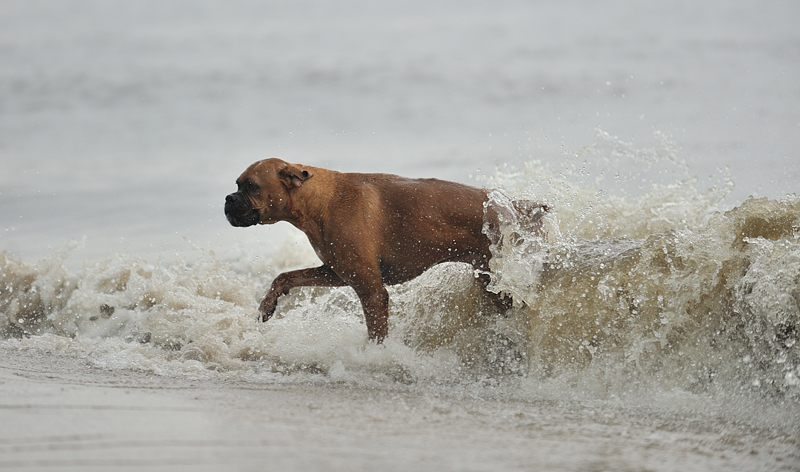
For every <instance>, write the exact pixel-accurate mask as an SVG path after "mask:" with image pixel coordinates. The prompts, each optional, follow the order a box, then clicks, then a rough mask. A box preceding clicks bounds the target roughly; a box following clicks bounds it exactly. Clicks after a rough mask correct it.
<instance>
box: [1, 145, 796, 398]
mask: <svg viewBox="0 0 800 472" xmlns="http://www.w3.org/2000/svg"><path fill="white" fill-rule="evenodd" d="M676 155H677V151H676V150H675V149H674V147H672V146H670V145H669V143H668V142H667V141H666V140H665V141H664V145H663V146H662V147H660V148H658V149H655V150H650V149H644V150H641V149H635V148H633V147H632V146H630V145H629V144H627V143H624V142H622V141H619V140H617V139H616V138H613V137H611V136H608V135H605V134H603V133H601V134H600V135H599V137H598V142H597V143H596V144H595V145H594V146H593V147H591V148H589V149H587V150H585V152H583V153H582V154H581V155H580V156H573V157H574V159H573V160H572V161H571V162H579V164H578V165H577V167H573V168H567V167H565V168H560V169H554V168H552V167H551V166H548V165H545V164H542V163H541V162H538V161H530V162H528V163H527V164H526V165H525V166H524V167H522V168H520V169H501V170H498V172H497V174H496V175H495V176H494V177H492V178H491V179H488V181H487V182H486V183H485V184H486V185H487V186H490V187H494V188H499V189H502V193H501V192H494V193H492V198H491V200H490V203H489V204H491V205H500V206H502V205H508V204H509V202H510V201H509V200H507V197H506V196H505V195H509V196H513V197H515V198H526V199H531V200H536V201H541V202H544V203H547V204H548V205H550V206H551V207H552V211H551V212H550V214H549V215H548V217H547V221H546V225H545V227H546V234H545V235H544V236H540V235H535V234H531V233H528V232H526V231H525V230H524V228H523V227H521V225H520V224H518V223H517V222H516V221H513V220H509V221H505V222H504V224H503V226H502V231H501V232H500V233H498V234H494V235H492V238H493V243H494V246H493V254H494V257H493V259H492V261H491V264H492V270H493V275H492V285H491V289H492V290H494V291H497V292H505V293H508V294H511V295H512V296H513V298H514V300H515V307H514V308H513V309H512V310H511V311H510V312H508V313H507V314H505V315H500V314H498V313H496V311H495V309H494V308H493V305H492V304H491V302H490V301H489V300H487V299H486V297H485V295H484V294H483V293H482V290H481V289H480V287H479V285H478V284H477V283H476V281H475V279H474V274H473V273H472V270H471V269H470V268H469V267H468V266H466V265H461V264H443V265H441V266H438V267H435V268H433V269H431V270H430V271H428V272H427V273H425V274H423V276H421V277H419V278H418V279H416V280H414V281H412V282H409V283H407V284H404V285H401V286H396V287H392V288H391V289H390V298H391V307H390V311H391V316H390V336H389V338H388V339H387V341H386V343H385V345H384V346H374V345H372V344H370V343H368V342H367V340H366V328H365V326H364V322H363V315H362V312H361V306H360V303H359V302H358V299H357V298H356V297H355V294H354V293H353V292H352V291H351V290H350V289H348V288H339V289H327V288H325V289H322V288H303V289H298V290H294V291H293V292H292V293H291V294H290V295H289V296H287V297H284V298H283V299H282V300H281V302H280V304H279V306H278V311H277V314H276V316H275V317H274V318H273V319H272V320H270V321H269V322H267V323H260V322H257V316H256V311H257V306H258V302H259V300H260V298H261V296H263V292H264V291H265V290H266V288H267V287H268V284H269V283H270V281H271V279H272V278H273V277H274V276H275V275H277V274H278V273H280V272H282V271H284V270H288V269H292V268H296V267H302V266H310V265H313V264H315V263H316V258H315V256H314V253H313V251H312V250H311V248H310V247H309V246H308V245H307V243H305V242H302V243H301V244H296V243H297V241H295V240H294V239H292V238H294V237H295V236H292V237H290V238H289V239H288V240H287V241H286V243H285V245H284V247H283V248H282V249H281V250H279V251H277V252H276V253H274V254H258V253H257V252H256V251H257V250H258V249H259V248H247V249H242V250H241V251H240V252H239V255H238V256H235V257H234V256H232V257H228V258H226V259H225V260H219V259H218V258H217V257H216V256H215V255H214V253H213V252H210V251H207V250H202V249H198V248H187V249H186V250H185V251H184V252H183V253H182V254H183V256H184V258H183V259H181V260H176V261H172V262H168V263H167V262H163V263H162V262H157V263H151V262H148V261H145V260H143V259H141V258H138V257H136V256H135V255H130V254H116V255H113V256H111V257H108V258H106V259H103V260H87V261H84V264H83V268H82V269H81V270H80V271H78V272H77V273H71V272H69V271H68V270H67V269H66V268H65V264H64V262H65V260H67V259H68V258H69V257H70V253H71V250H72V247H73V246H69V247H67V248H65V249H64V250H62V251H60V252H57V253H55V254H53V255H51V256H49V257H46V258H44V259H42V260H40V261H38V262H27V261H23V260H18V259H15V258H13V257H11V256H10V255H8V254H7V253H0V334H1V335H2V337H3V338H4V341H2V342H4V343H5V344H6V345H8V346H16V347H17V348H19V349H23V350H24V349H40V350H47V351H52V352H56V353H61V354H65V355H74V356H81V357H84V358H86V359H89V360H90V361H91V362H92V363H94V364H95V365H98V366H100V367H106V368H132V369H138V370H145V371H151V372H154V373H157V374H160V375H174V376H217V377H221V378H231V379H236V378H241V379H260V378H268V379H270V381H293V380H292V379H298V378H300V379H304V381H308V380H309V379H317V380H319V381H334V382H358V383H362V384H384V383H386V382H390V383H396V382H400V383H403V384H408V385H411V384H431V383H434V384H437V385H456V386H457V385H462V386H463V385H472V384H476V383H477V384H480V385H482V386H486V385H501V386H502V385H503V384H508V385H514V389H515V392H516V393H515V394H520V395H525V389H526V388H527V389H533V390H535V389H541V388H544V387H543V386H546V385H556V384H557V385H562V386H564V385H566V386H567V387H568V388H570V389H576V390H579V391H583V392H591V393H592V394H596V395H601V396H607V395H619V394H621V393H624V392H625V391H630V390H631V389H637V388H639V389H644V391H653V389H658V390H661V391H670V390H675V389H677V390H681V391H686V392H692V393H703V392H713V391H729V392H733V391H737V392H739V391H745V392H750V393H755V394H756V395H761V396H779V397H784V398H785V397H791V398H798V397H800V347H798V343H797V341H798V337H800V198H798V197H797V196H794V195H787V196H785V197H783V198H780V199H776V200H768V199H763V198H761V199H755V198H750V199H748V200H746V201H744V202H742V203H741V204H739V205H738V206H736V207H734V208H732V209H729V210H727V211H721V210H720V209H719V207H720V205H721V202H722V201H723V199H724V198H725V196H726V195H727V194H728V191H729V189H730V186H731V185H732V184H730V183H729V182H727V181H726V180H725V179H724V177H723V179H722V182H721V183H720V184H719V185H713V186H711V187H710V188H708V189H702V188H700V187H701V186H700V185H699V184H698V181H697V179H696V178H693V177H690V176H687V175H686V172H687V171H686V170H685V164H684V163H682V162H681V161H680V159H678V158H677V157H676ZM659 169H660V170H659ZM605 175H613V176H614V177H613V178H612V179H604V178H603V176H605ZM642 176H644V177H642ZM676 176H677V177H676ZM641 179H644V181H643V182H644V183H642V180H641ZM632 183H636V185H632ZM637 192H638V194H637ZM220 214H221V213H220ZM220 224H224V221H223V220H222V217H221V221H220ZM296 237H298V238H300V237H301V236H296ZM520 389H521V390H520Z"/></svg>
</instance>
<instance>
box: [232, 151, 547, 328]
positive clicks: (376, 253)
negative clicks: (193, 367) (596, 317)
mask: <svg viewBox="0 0 800 472" xmlns="http://www.w3.org/2000/svg"><path fill="white" fill-rule="evenodd" d="M236 184H237V185H238V187H239V190H238V191H237V192H235V193H232V194H230V195H228V196H227V197H226V198H225V216H226V217H227V218H228V221H229V222H230V223H231V224H232V225H233V226H253V225H257V224H272V223H277V222H278V221H288V222H289V223H291V224H293V225H294V226H295V227H297V228H298V229H300V230H301V231H303V232H304V233H305V234H306V236H308V240H309V242H310V243H311V246H313V248H314V251H315V252H316V253H317V256H319V258H320V259H321V260H322V265H321V266H320V267H314V268H311V269H301V270H295V271H291V272H285V273H282V274H280V275H278V276H277V277H276V278H275V280H274V281H273V282H272V286H271V287H270V289H269V292H267V296H266V297H265V298H264V300H263V301H262V302H261V306H260V307H259V311H260V312H261V319H262V321H267V320H268V319H269V318H270V317H271V316H272V314H273V313H274V312H275V308H276V306H277V303H278V297H279V296H281V295H285V294H288V293H289V290H291V289H292V288H295V287H300V286H325V287H338V286H344V285H349V286H350V287H352V288H353V289H354V290H355V292H356V294H357V295H358V298H359V299H360V300H361V305H362V307H363V309H364V317H365V319H366V324H367V333H368V335H369V339H370V340H372V341H375V342H378V343H380V342H382V341H383V340H384V338H386V336H387V334H388V330H389V325H388V318H389V294H388V292H387V291H386V287H385V285H394V284H399V283H403V282H407V281H409V280H411V279H413V278H415V277H417V276H419V275H420V274H422V273H423V272H425V271H426V270H427V269H429V268H431V267H432V266H434V265H436V264H439V263H442V262H465V263H468V264H471V265H472V266H473V267H474V268H475V269H477V270H478V271H480V272H479V274H480V275H479V276H478V278H479V280H480V281H481V283H482V284H483V285H484V288H485V287H486V286H487V285H488V283H489V276H488V274H487V273H486V272H487V271H488V270H489V259H490V258H491V252H490V251H489V238H488V237H487V236H486V235H485V234H484V233H483V225H484V213H486V218H487V221H488V222H489V225H490V227H491V226H492V225H496V224H497V223H496V220H497V216H496V214H494V215H493V214H492V213H493V211H491V210H489V211H486V212H485V211H484V203H485V202H486V201H487V198H488V197H487V192H486V190H483V189H479V188H475V187H470V186H468V185H463V184H459V183H454V182H447V181H443V180H438V179H408V178H404V177H399V176H396V175H388V174H353V173H340V172H336V171H332V170H326V169H320V168H315V167H308V166H303V165H296V164H289V163H287V162H284V161H282V160H280V159H266V160H262V161H258V162H256V163H254V164H252V165H251V166H250V167H248V168H247V170H245V171H244V173H242V175H241V176H240V177H239V178H238V180H237V181H236ZM525 203H528V204H530V202H525ZM515 207H516V208H517V209H518V210H523V211H525V212H526V213H528V214H529V215H532V216H533V220H532V221H533V223H534V225H536V226H537V227H538V226H540V225H541V221H540V220H541V215H542V214H544V212H546V211H547V207H546V206H545V205H539V204H532V205H527V206H525V205H523V207H524V208H523V207H520V206H517V204H516V203H515ZM487 293H488V294H489V296H490V297H492V299H493V301H494V303H495V304H496V305H497V306H499V307H500V308H502V309H507V308H510V306H511V300H510V299H509V298H507V297H505V298H504V297H502V296H500V295H497V294H494V293H491V292H487Z"/></svg>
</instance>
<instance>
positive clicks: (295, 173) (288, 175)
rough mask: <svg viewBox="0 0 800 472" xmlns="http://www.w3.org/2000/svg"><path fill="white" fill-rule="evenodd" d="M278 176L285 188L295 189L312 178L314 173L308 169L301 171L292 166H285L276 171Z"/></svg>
mask: <svg viewBox="0 0 800 472" xmlns="http://www.w3.org/2000/svg"><path fill="white" fill-rule="evenodd" d="M278 176H279V177H280V179H281V182H283V185H284V186H286V188H296V187H300V186H301V185H303V183H305V181H306V180H308V179H310V178H311V177H313V176H314V173H313V172H311V171H310V170H308V169H301V168H299V167H297V166H294V165H292V164H286V167H284V168H283V169H281V170H279V171H278Z"/></svg>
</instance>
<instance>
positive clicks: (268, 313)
mask: <svg viewBox="0 0 800 472" xmlns="http://www.w3.org/2000/svg"><path fill="white" fill-rule="evenodd" d="M277 307H278V298H277V297H270V296H267V297H266V298H265V299H264V300H262V301H261V305H259V306H258V312H259V313H260V314H261V321H262V322H264V321H268V320H269V319H270V318H272V314H273V313H275V308H277Z"/></svg>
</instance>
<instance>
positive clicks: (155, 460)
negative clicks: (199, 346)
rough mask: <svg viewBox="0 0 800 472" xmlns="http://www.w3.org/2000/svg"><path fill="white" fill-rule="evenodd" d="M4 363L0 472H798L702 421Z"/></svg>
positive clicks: (750, 433)
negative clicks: (3, 471)
mask: <svg viewBox="0 0 800 472" xmlns="http://www.w3.org/2000/svg"><path fill="white" fill-rule="evenodd" d="M0 359H2V360H0V392H2V393H1V394H0V418H2V424H3V425H4V428H3V432H2V433H0V469H11V470H87V469H89V470H91V469H94V470H100V469H102V470H113V469H124V470H170V471H173V470H192V471H203V470H223V469H225V470H282V471H287V470H326V471H327V470H348V471H353V470H398V471H399V470H437V471H442V470H474V471H483V470H486V471H490V470H491V471H494V470H568V471H569V470H575V471H578V470H598V471H600V470H622V471H640V470H641V471H645V470H648V471H671V470H675V471H679V470H680V471H691V470H697V471H709V470H725V471H732V470H742V471H755V470H800V451H798V448H797V443H796V438H792V437H786V436H781V435H774V434H773V435H770V434H769V432H765V431H758V430H756V429H752V428H749V427H747V426H746V425H737V424H730V423H728V424H726V423H724V422H723V423H721V422H718V421H710V422H709V421H706V420H707V419H705V418H703V417H702V416H683V417H680V418H675V417H674V416H673V417H667V416H665V415H659V414H652V413H651V414H643V413H642V412H641V411H637V412H626V411H624V410H623V409H617V408H613V407H608V406H602V405H586V404H583V405H575V404H571V403H568V402H564V403H561V402H559V403H556V402H544V401H542V402H530V401H526V402H522V401H520V402H515V401H511V402H509V401H508V400H486V399H471V398H453V397H448V396H438V395H433V394H431V393H417V392H414V391H413V388H402V387H399V388H398V389H396V390H387V389H370V388H360V387H353V386H345V385H318V384H317V385H312V384H299V385H298V384H277V385H276V384H256V383H248V382H236V383H232V382H218V381H210V380H198V381H192V380H187V379H174V378H166V377H160V376H156V375H152V374H147V373H142V372H134V371H127V370H125V371H109V370H101V369H98V368H96V367H93V366H91V365H90V364H88V363H87V362H86V361H84V360H81V359H76V358H71V357H64V356H51V355H49V354H46V353H41V352H36V351H20V350H16V349H9V348H7V347H2V348H0Z"/></svg>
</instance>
